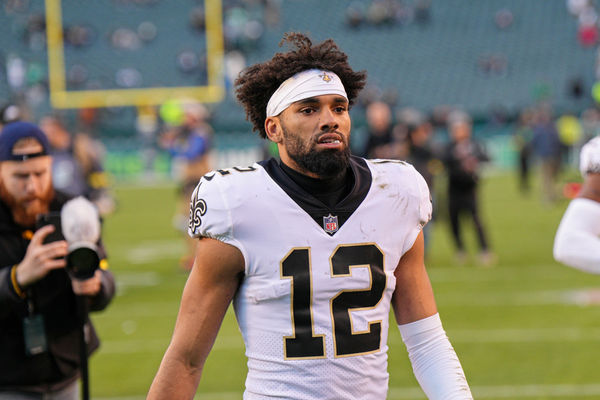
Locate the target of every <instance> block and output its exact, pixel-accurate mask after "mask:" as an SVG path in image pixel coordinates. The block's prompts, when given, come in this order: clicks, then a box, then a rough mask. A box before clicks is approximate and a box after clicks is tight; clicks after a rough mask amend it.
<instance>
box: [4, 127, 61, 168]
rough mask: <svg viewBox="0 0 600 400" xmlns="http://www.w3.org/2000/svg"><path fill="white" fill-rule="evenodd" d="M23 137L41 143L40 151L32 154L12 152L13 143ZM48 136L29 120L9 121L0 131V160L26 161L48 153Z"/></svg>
mask: <svg viewBox="0 0 600 400" xmlns="http://www.w3.org/2000/svg"><path fill="white" fill-rule="evenodd" d="M24 138H33V139H35V140H37V141H38V142H39V143H40V144H41V145H42V151H40V152H38V153H33V154H13V147H14V146H15V143H17V142H18V141H19V140H21V139H24ZM49 149H50V144H49V143H48V138H47V137H46V135H45V134H44V132H42V130H41V129H40V128H38V126H37V125H34V124H32V123H30V122H23V121H17V122H11V123H9V124H7V125H5V126H4V129H2V132H0V161H26V160H28V159H30V158H34V157H40V156H45V155H48V151H49Z"/></svg>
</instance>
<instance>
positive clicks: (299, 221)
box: [189, 157, 431, 400]
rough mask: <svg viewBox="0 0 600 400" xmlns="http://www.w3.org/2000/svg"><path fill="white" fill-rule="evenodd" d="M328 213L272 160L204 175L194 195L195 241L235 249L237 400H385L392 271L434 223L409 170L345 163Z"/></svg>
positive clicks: (423, 188)
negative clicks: (239, 265) (238, 260)
mask: <svg viewBox="0 0 600 400" xmlns="http://www.w3.org/2000/svg"><path fill="white" fill-rule="evenodd" d="M351 167H352V170H353V172H354V176H355V184H354V187H353V189H352V191H351V193H350V194H349V195H348V196H347V197H346V198H345V199H343V200H341V201H340V202H339V203H338V204H337V205H336V206H335V207H334V208H329V207H327V206H326V205H324V204H323V203H322V202H320V201H319V200H317V199H316V198H314V197H313V196H312V195H310V194H309V193H307V192H305V191H304V190H303V189H302V188H301V187H300V186H298V185H297V184H296V183H295V182H294V181H293V180H291V179H290V178H289V177H288V176H287V175H286V174H285V172H283V170H282V169H281V167H280V166H279V164H278V162H276V161H275V160H273V159H272V160H269V161H265V162H261V163H257V164H254V165H253V166H251V167H247V168H232V169H226V170H219V171H213V172H211V173H209V174H207V175H206V176H204V177H203V178H202V179H201V180H200V183H199V184H198V186H197V188H196V190H195V192H194V194H193V195H192V205H191V215H190V227H189V228H190V230H189V233H190V235H191V236H193V237H201V236H203V237H210V238H214V239H217V240H221V241H223V242H225V243H228V244H231V245H233V246H235V247H237V248H238V249H239V250H240V251H241V253H242V254H243V256H244V260H245V277H244V279H243V282H242V283H241V286H240V288H239V290H238V292H237V294H236V296H235V299H234V309H235V313H236V318H237V321H238V324H239V327H240V330H241V332H242V336H243V338H244V342H245V346H246V356H247V357H248V376H247V379H246V391H245V393H244V399H246V400H254V399H311V400H314V399H320V400H326V399H331V400H333V399H336V400H339V399H369V400H377V399H381V400H383V399H385V398H386V396H387V390H388V372H387V333H388V326H389V313H390V301H391V298H392V294H393V291H394V288H395V283H396V282H395V277H394V270H395V268H396V266H397V264H398V262H399V260H400V258H401V257H402V255H403V254H404V253H405V252H406V251H408V250H409V249H410V248H411V247H412V246H413V244H414V241H415V239H416V237H417V235H418V234H419V231H420V230H421V229H422V227H423V226H424V225H425V224H426V223H427V222H428V221H429V219H430V218H431V200H430V195H429V190H428V188H427V184H426V183H425V180H424V179H423V178H422V177H421V175H420V174H419V173H418V172H417V171H416V170H415V169H414V168H413V167H412V166H411V165H409V164H407V163H404V162H400V161H392V160H370V161H367V160H364V159H362V158H358V157H352V159H351Z"/></svg>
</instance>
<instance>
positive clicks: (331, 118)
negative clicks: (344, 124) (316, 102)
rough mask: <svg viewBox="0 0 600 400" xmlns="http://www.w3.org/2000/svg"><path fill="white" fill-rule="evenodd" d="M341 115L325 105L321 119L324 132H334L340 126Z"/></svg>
mask: <svg viewBox="0 0 600 400" xmlns="http://www.w3.org/2000/svg"><path fill="white" fill-rule="evenodd" d="M338 118H339V116H338V115H336V114H335V113H334V112H333V111H332V110H330V109H329V108H328V107H323V110H322V112H321V119H320V121H319V123H320V126H319V128H321V131H322V132H333V131H335V130H337V129H338V128H339V127H340V124H339V121H338Z"/></svg>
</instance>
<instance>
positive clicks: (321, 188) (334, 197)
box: [279, 162, 354, 206]
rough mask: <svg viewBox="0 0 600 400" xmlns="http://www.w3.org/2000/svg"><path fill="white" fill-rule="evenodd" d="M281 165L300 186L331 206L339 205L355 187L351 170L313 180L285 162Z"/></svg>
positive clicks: (280, 163)
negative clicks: (331, 176)
mask: <svg viewBox="0 0 600 400" xmlns="http://www.w3.org/2000/svg"><path fill="white" fill-rule="evenodd" d="M279 165H280V166H281V169H282V170H283V172H285V174H286V175H287V176H289V177H290V178H291V179H292V180H293V181H294V182H295V183H296V184H297V185H298V186H300V187H301V188H302V189H304V190H305V191H306V192H308V193H310V194H311V195H313V196H314V197H316V198H318V199H319V200H321V201H322V202H323V203H325V204H327V205H329V206H333V205H335V204H337V203H338V202H339V201H340V200H342V199H343V198H344V197H346V195H347V194H348V193H349V192H350V190H352V187H353V185H354V174H353V173H352V169H351V168H347V169H346V170H345V171H344V172H343V173H341V174H339V175H337V176H335V177H333V178H313V177H310V176H308V175H305V174H302V173H300V172H298V171H296V170H294V169H292V168H290V167H289V166H287V165H286V164H284V163H283V162H279Z"/></svg>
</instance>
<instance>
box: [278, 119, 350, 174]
mask: <svg viewBox="0 0 600 400" xmlns="http://www.w3.org/2000/svg"><path fill="white" fill-rule="evenodd" d="M282 130H283V138H284V143H285V146H286V150H287V153H288V155H289V156H290V158H291V159H292V160H294V161H295V162H296V164H297V165H298V166H299V167H300V168H302V169H303V170H305V171H309V172H312V173H314V174H316V175H318V176H319V177H320V178H326V179H330V178H335V177H337V176H340V175H342V174H344V173H345V172H346V170H347V169H348V166H349V165H350V148H349V146H348V143H346V142H345V140H346V139H345V137H344V136H342V135H340V140H341V141H342V142H343V143H344V144H345V146H344V148H343V149H341V150H337V149H326V150H317V148H316V147H317V140H318V137H319V136H320V134H324V133H329V132H321V133H320V134H319V135H316V136H315V137H314V138H311V139H310V140H309V141H308V142H303V141H302V139H301V138H300V136H299V135H297V134H296V133H292V132H290V131H289V130H287V129H286V128H285V126H283V124H282Z"/></svg>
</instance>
